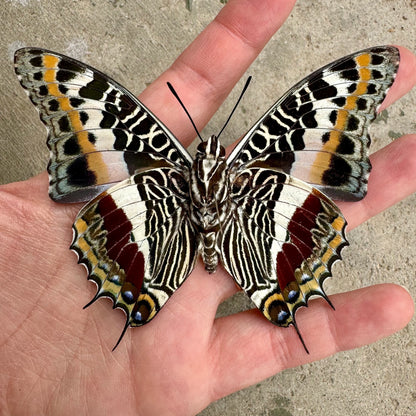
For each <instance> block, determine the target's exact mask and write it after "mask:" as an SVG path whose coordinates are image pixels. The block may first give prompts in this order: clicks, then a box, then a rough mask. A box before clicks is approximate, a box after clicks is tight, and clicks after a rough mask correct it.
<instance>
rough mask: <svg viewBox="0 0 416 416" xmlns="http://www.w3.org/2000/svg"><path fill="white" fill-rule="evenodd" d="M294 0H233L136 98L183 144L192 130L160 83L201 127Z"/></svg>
mask: <svg viewBox="0 0 416 416" xmlns="http://www.w3.org/2000/svg"><path fill="white" fill-rule="evenodd" d="M294 4H295V0H264V1H261V2H259V1H257V0H234V1H230V2H229V3H227V5H226V6H224V8H223V9H222V10H221V12H220V13H219V14H218V16H217V17H216V18H215V20H214V21H213V22H212V23H211V24H209V25H208V26H207V28H206V29H205V30H204V31H203V32H202V33H201V34H200V35H199V36H198V37H197V38H196V39H195V40H194V41H193V42H192V43H191V45H189V46H188V48H187V49H186V50H185V51H184V52H183V53H182V54H181V55H180V56H179V58H178V59H177V60H176V61H175V62H174V63H173V65H172V66H171V67H170V68H169V69H168V70H167V71H166V72H165V73H164V74H162V75H161V76H160V77H159V78H158V79H157V80H156V81H155V82H153V83H152V85H151V86H150V87H149V88H147V89H146V90H145V91H144V92H143V93H142V94H141V95H140V99H141V100H142V101H143V103H144V104H146V105H147V106H149V108H150V109H151V110H152V111H153V112H154V113H155V114H156V115H157V116H158V117H159V118H160V119H161V120H163V122H164V123H165V124H166V125H167V127H168V128H169V129H170V130H171V131H172V133H173V134H174V135H175V136H176V137H178V138H180V139H181V141H183V142H184V143H185V144H189V143H190V140H191V139H192V138H193V137H194V136H195V133H194V131H193V129H192V126H191V125H190V123H189V121H188V120H187V119H186V116H185V114H184V112H183V111H182V110H181V108H180V106H179V105H178V103H177V102H176V100H175V98H174V97H173V95H172V94H171V92H170V91H169V89H168V88H167V86H166V82H167V81H169V82H171V83H172V85H173V86H174V87H175V89H176V90H177V92H178V93H179V95H180V97H181V99H182V100H183V102H184V104H185V106H186V107H187V108H188V110H189V111H190V113H191V115H192V117H193V119H194V121H195V123H196V125H197V126H198V128H199V129H200V130H201V129H202V127H203V126H204V125H205V124H206V123H207V122H208V121H209V120H210V118H211V117H212V115H213V114H214V113H215V111H216V110H217V109H218V107H219V105H220V104H221V103H222V102H223V100H224V99H225V98H226V97H227V95H228V94H229V92H230V91H231V90H232V88H233V87H234V85H235V83H236V82H237V81H238V80H239V79H240V77H241V76H242V74H243V73H244V72H245V70H246V69H247V68H248V66H249V65H250V64H251V63H252V62H253V60H254V59H255V58H256V57H257V55H258V54H259V52H260V51H261V50H262V49H263V47H264V46H265V45H266V43H267V41H268V40H269V39H270V38H271V36H272V35H273V34H274V33H275V32H276V31H277V30H278V29H279V28H280V26H281V25H282V24H283V22H284V21H285V20H286V18H287V16H288V15H289V13H290V11H291V10H292V8H293V6H294Z"/></svg>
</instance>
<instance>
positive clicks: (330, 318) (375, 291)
mask: <svg viewBox="0 0 416 416" xmlns="http://www.w3.org/2000/svg"><path fill="white" fill-rule="evenodd" d="M331 300H332V302H333V303H334V305H335V307H336V311H335V312H334V311H333V310H332V309H331V308H330V307H329V306H328V305H327V304H326V303H325V302H324V301H321V300H315V301H312V302H311V304H310V308H309V310H308V311H307V312H308V313H305V314H303V313H302V311H299V314H298V315H297V323H298V326H299V328H300V331H301V332H302V336H303V338H304V340H305V343H306V345H307V346H308V348H309V350H310V354H309V355H308V354H306V352H305V350H304V349H303V346H302V344H301V343H300V341H299V338H298V336H297V334H296V331H295V330H294V328H292V327H291V328H277V327H275V326H273V325H271V324H270V323H269V322H266V321H265V320H264V318H263V317H262V316H260V314H259V313H258V312H257V311H249V312H244V313H240V314H237V315H233V316H228V317H226V318H221V319H218V320H217V321H216V323H215V331H213V334H215V338H213V339H212V348H211V350H210V353H211V359H212V360H214V361H216V366H214V368H215V373H214V374H213V376H212V397H211V399H212V400H217V399H218V398H220V397H222V396H225V395H228V394H230V393H232V392H234V391H237V390H240V389H242V388H244V387H247V386H249V385H252V384H254V383H256V382H259V381H260V380H263V379H265V378H267V377H270V376H272V375H274V374H276V373H277V372H279V371H282V370H284V369H287V368H291V367H294V366H298V365H301V364H305V363H308V362H312V361H315V360H319V359H322V358H324V357H328V356H330V355H332V354H334V353H336V352H338V351H343V350H348V349H352V348H357V347H359V346H363V345H367V344H369V343H372V342H375V341H377V340H379V339H381V338H383V337H386V336H388V335H391V334H393V333H394V332H396V331H398V330H400V329H401V328H403V327H404V326H405V325H406V324H407V323H408V322H409V320H410V319H411V317H412V315H413V301H412V299H411V297H410V295H409V293H408V292H407V291H406V290H405V289H403V288H402V287H400V286H397V285H392V284H386V285H379V286H373V287H369V288H365V289H360V290H356V291H354V292H349V293H344V294H339V295H334V296H331Z"/></svg>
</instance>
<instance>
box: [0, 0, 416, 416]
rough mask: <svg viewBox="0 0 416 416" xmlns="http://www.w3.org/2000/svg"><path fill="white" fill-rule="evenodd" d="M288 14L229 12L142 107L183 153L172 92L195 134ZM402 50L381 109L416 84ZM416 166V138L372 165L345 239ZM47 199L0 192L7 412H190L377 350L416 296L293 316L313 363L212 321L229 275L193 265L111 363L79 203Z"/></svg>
mask: <svg viewBox="0 0 416 416" xmlns="http://www.w3.org/2000/svg"><path fill="white" fill-rule="evenodd" d="M294 3H295V1H294V0H291V1H284V0H280V1H278V0H274V1H263V2H255V1H249V0H235V1H233V2H230V3H229V4H228V5H227V6H226V7H224V9H223V10H222V11H221V13H220V14H219V15H218V17H217V18H216V20H215V21H214V22H213V23H212V24H211V25H210V26H208V27H207V29H206V30H205V31H204V32H203V33H202V34H201V35H200V36H199V37H198V38H197V39H196V40H195V42H194V43H193V44H191V45H190V46H189V47H188V48H187V50H186V51H185V52H184V53H183V54H182V55H181V56H180V57H179V58H178V60H177V61H176V62H175V63H174V64H173V65H172V67H171V68H170V69H169V70H168V71H166V72H165V73H164V74H163V75H162V76H161V77H160V78H159V79H157V80H156V81H155V82H154V83H153V84H152V85H151V86H150V87H149V88H148V89H147V90H146V91H145V92H143V94H142V95H141V96H140V99H141V100H142V101H143V102H144V103H145V104H146V105H147V106H148V107H149V108H150V109H151V110H152V111H153V112H154V113H155V114H156V115H157V116H158V117H159V118H160V119H161V120H163V122H164V123H165V124H166V125H167V126H168V127H169V129H170V130H171V131H172V132H173V133H174V134H175V135H176V136H177V137H179V138H181V139H182V142H183V143H184V144H188V143H189V141H190V140H191V138H192V136H193V134H194V132H193V131H192V127H191V126H190V123H189V122H187V121H184V115H183V113H182V110H181V109H180V107H179V105H178V103H177V102H176V101H175V99H174V98H173V97H172V95H171V93H170V92H169V90H168V89H167V87H166V81H170V82H171V83H172V84H174V85H175V87H176V88H177V89H178V91H180V93H181V97H182V98H183V100H184V102H186V103H187V106H188V107H189V108H192V114H193V116H194V118H195V121H196V123H197V125H198V126H199V128H201V127H202V126H203V125H204V124H205V123H206V122H207V121H208V120H209V119H210V118H211V116H212V114H213V113H214V112H215V111H216V109H217V108H218V106H219V105H220V104H221V102H222V101H223V100H224V98H225V97H226V96H227V94H228V93H229V92H230V90H231V89H232V87H233V86H234V84H235V83H236V82H237V81H238V79H239V78H240V77H241V75H242V74H243V73H244V71H245V70H246V68H247V67H248V65H249V64H250V63H251V62H252V61H253V60H254V59H255V57H256V56H257V54H258V53H259V52H260V50H261V49H262V48H263V47H264V45H265V44H266V43H267V41H268V40H269V38H270V37H271V36H272V35H273V33H274V32H275V31H276V30H278V29H279V27H280V26H281V25H282V24H283V22H284V20H285V18H286V17H287V16H288V14H289V13H290V11H291V9H292V7H293V5H294ZM254 20H255V21H256V22H257V21H264V22H266V23H265V24H263V25H258V24H256V22H254ZM218 44H220V45H221V48H215V46H216V45H218ZM400 53H401V63H400V69H399V73H398V76H397V79H396V81H395V84H394V86H393V87H392V88H391V90H390V92H389V95H388V97H387V99H386V102H385V103H384V106H386V105H388V104H390V103H392V102H393V101H395V100H396V99H398V98H399V97H400V96H401V95H403V94H405V93H406V92H407V91H408V90H410V89H411V87H412V86H413V84H414V83H416V75H415V74H416V59H415V58H414V56H413V55H412V54H411V53H410V52H408V51H407V50H404V49H400ZM218 74H220V76H219V75H218ZM404 146H406V150H404ZM415 157H416V136H407V137H403V138H401V139H398V140H396V141H395V142H394V143H392V144H391V145H389V146H388V147H386V148H384V149H382V150H381V151H379V152H378V153H376V154H375V155H373V157H372V164H373V172H372V175H371V177H370V182H369V192H368V195H367V196H366V198H365V199H364V200H362V201H361V202H358V203H342V204H340V207H341V209H342V211H343V213H344V215H345V217H346V219H347V221H348V223H349V229H351V228H352V227H355V226H357V225H359V224H360V223H362V222H363V221H365V220H367V219H368V218H370V217H371V216H373V215H375V214H377V213H379V212H380V211H382V210H384V209H386V208H387V207H389V206H391V205H393V204H394V203H396V202H398V201H399V200H401V199H402V198H404V197H406V196H407V195H409V194H411V193H412V192H414V191H415V190H416V165H415V164H414V163H410V161H411V160H412V159H414V158H415ZM387 166H388V169H387ZM47 195H48V178H47V175H46V173H44V174H41V175H39V176H37V177H35V178H32V179H30V180H28V181H25V182H20V183H14V184H9V185H4V186H2V187H0V230H1V232H0V271H1V275H2V289H3V298H2V302H1V313H0V317H1V319H2V328H3V329H2V331H1V354H0V365H1V369H2V371H1V376H0V386H1V389H0V391H1V393H0V394H1V395H0V408H1V409H2V410H3V411H5V414H7V413H9V414H13V415H26V414H27V415H35V414H44V415H49V414H50V415H57V414H59V415H66V414H68V415H73V414H91V415H95V414H97V415H98V414H116V415H117V414H123V415H129V414H134V415H138V414H139V415H193V414H195V413H197V412H198V411H200V410H202V409H203V408H204V407H206V406H207V405H208V404H209V403H210V402H212V401H213V400H216V399H218V398H220V397H222V396H225V395H227V394H230V393H232V392H233V391H236V390H239V389H241V388H243V387H246V386H248V385H251V384H253V383H256V382H258V381H259V380H262V379H264V378H266V377H269V376H271V375H272V374H275V373H276V372H278V371H280V370H283V369H285V368H288V367H292V366H296V365H300V364H303V363H306V362H310V361H313V360H317V359H320V358H323V357H325V356H328V355H330V354H333V353H335V352H337V351H341V350H345V349H349V348H355V347H358V346H360V345H365V344H368V343H370V342H374V341H376V340H377V339H380V338H382V337H384V336H387V335H389V334H391V333H393V332H395V331H397V330H399V329H400V328H402V327H403V326H405V325H406V324H407V322H408V321H409V319H410V318H411V316H412V314H413V302H412V300H411V298H410V296H409V294H408V293H407V292H406V291H405V290H404V289H402V288H401V287H399V286H395V285H380V286H376V287H370V288H366V289H362V290H359V291H356V292H354V293H345V294H341V295H336V296H334V297H333V298H334V299H335V300H334V302H335V303H336V305H337V311H336V313H334V312H333V311H332V310H331V309H330V308H329V307H328V305H327V304H326V303H325V302H322V301H320V300H317V301H313V302H311V305H313V306H312V307H311V308H310V309H309V310H308V313H299V315H298V323H299V326H300V327H301V328H302V333H303V336H304V338H305V340H306V341H307V344H308V347H309V349H310V355H307V354H306V353H305V351H304V349H303V347H302V345H301V343H300V342H299V340H298V338H297V335H296V332H295V330H294V329H293V328H290V329H281V328H277V327H275V326H273V325H271V324H270V323H269V322H267V321H266V320H265V319H264V318H263V317H262V315H261V313H260V312H258V311H257V310H255V311H247V312H242V313H239V314H236V315H233V316H229V317H225V318H219V319H215V314H216V310H217V307H218V305H219V304H220V303H221V302H222V301H223V300H225V299H226V298H228V297H230V296H231V295H232V294H233V293H235V291H236V290H237V289H236V287H235V285H234V283H233V280H232V279H231V278H230V276H228V275H227V273H226V272H225V271H223V270H222V269H219V270H218V272H217V273H216V274H213V275H209V274H207V273H206V272H205V271H204V270H203V267H202V266H201V265H198V266H197V267H196V269H195V270H194V272H193V273H192V275H191V276H190V277H189V278H188V279H187V281H186V283H185V284H184V285H183V286H182V287H181V289H180V290H179V291H178V292H176V293H175V294H174V295H173V296H172V299H171V300H170V301H169V302H168V303H167V305H166V306H165V307H164V308H163V310H162V311H161V312H160V313H159V314H158V317H157V318H156V319H155V320H153V321H152V322H151V323H149V324H148V325H146V326H144V327H141V328H140V329H135V330H130V331H127V333H126V336H125V338H124V339H123V342H122V343H121V344H120V345H119V347H118V349H117V350H116V351H115V352H111V349H112V347H113V346H114V343H115V341H116V340H117V339H118V337H119V335H120V331H121V329H122V328H123V326H124V321H125V318H124V316H123V314H122V313H121V312H119V313H114V312H112V311H111V310H110V307H109V306H110V302H109V301H108V302H105V301H100V302H96V303H95V304H94V305H93V306H92V307H91V308H90V309H89V310H88V312H85V311H83V310H82V308H81V305H83V304H85V303H87V302H88V301H89V300H90V298H91V297H92V296H93V294H94V288H93V287H92V285H91V284H90V283H88V282H87V281H86V279H85V271H84V270H83V269H82V268H81V267H80V266H78V265H77V264H76V256H75V255H74V254H73V253H71V252H70V251H69V250H68V246H69V244H70V242H71V239H72V232H71V225H72V223H73V220H74V217H75V215H76V213H77V211H78V210H79V208H80V206H75V205H63V204H56V203H54V202H52V201H51V200H50V199H49V198H48V196H47ZM393 311H394V313H393ZM361 316H365V317H366V319H358V317H361ZM288 351H290V353H288Z"/></svg>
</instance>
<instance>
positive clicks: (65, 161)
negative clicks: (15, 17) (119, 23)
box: [15, 48, 192, 202]
mask: <svg viewBox="0 0 416 416" xmlns="http://www.w3.org/2000/svg"><path fill="white" fill-rule="evenodd" d="M15 68H16V73H17V75H18V77H19V80H20V82H21V84H22V86H23V87H24V88H25V89H26V90H27V92H28V94H29V97H30V99H31V100H32V102H33V103H34V104H35V106H36V108H37V109H38V110H39V111H40V116H41V120H42V121H43V123H44V124H45V125H46V127H47V128H48V130H49V136H48V147H49V149H50V151H51V159H50V163H49V166H48V171H49V174H50V195H51V198H52V199H54V200H62V201H64V202H74V201H82V200H89V199H91V198H92V197H93V196H95V195H97V194H98V193H100V192H101V191H102V190H103V189H105V188H108V186H109V185H111V184H113V183H117V182H119V181H121V180H123V179H126V178H128V177H129V176H130V175H132V174H133V173H134V172H135V170H136V169H138V168H143V167H144V168H148V167H152V166H159V165H160V164H161V163H162V164H163V163H166V162H165V161H166V160H167V161H168V162H169V163H174V164H176V165H178V166H179V167H188V168H189V166H190V165H191V163H192V158H191V157H190V156H189V154H188V153H187V152H186V150H185V149H184V148H183V147H182V145H181V144H180V143H179V142H178V140H177V139H176V138H175V137H174V136H173V135H172V134H171V133H170V132H169V130H168V129H167V128H166V127H165V126H164V125H163V123H161V122H160V121H159V120H158V119H157V118H156V117H155V116H154V115H153V114H152V113H151V112H150V110H148V109H147V108H146V107H145V106H144V105H143V104H142V103H140V102H139V100H138V99H137V98H135V97H134V96H133V94H131V93H130V92H129V91H127V90H126V89H125V88H123V87H122V86H121V85H119V84H118V83H117V82H115V81H113V80H112V79H111V78H109V77H107V76H106V75H104V74H103V73H101V72H99V71H97V70H95V69H93V68H91V67H89V66H88V65H86V64H83V63H81V62H79V61H76V60H74V59H71V58H69V57H66V56H63V55H60V54H57V53H55V52H50V51H46V50H43V49H33V48H24V49H20V50H18V51H17V52H16V55H15ZM138 155H140V157H138Z"/></svg>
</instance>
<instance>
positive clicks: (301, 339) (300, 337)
mask: <svg viewBox="0 0 416 416" xmlns="http://www.w3.org/2000/svg"><path fill="white" fill-rule="evenodd" d="M293 326H294V327H295V330H296V332H297V334H298V337H299V339H300V342H301V343H302V345H303V348H305V351H306V353H307V354H309V350H308V348H307V347H306V344H305V341H304V340H303V338H302V335H301V334H300V331H299V328H298V326H297V324H296V322H295V321H293Z"/></svg>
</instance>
